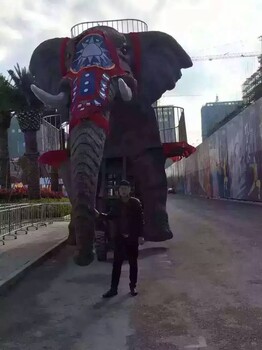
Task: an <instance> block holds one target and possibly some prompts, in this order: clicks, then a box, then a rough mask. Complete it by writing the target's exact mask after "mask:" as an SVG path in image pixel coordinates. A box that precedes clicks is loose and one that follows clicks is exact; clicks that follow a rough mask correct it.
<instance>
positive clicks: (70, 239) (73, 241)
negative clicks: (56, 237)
mask: <svg viewBox="0 0 262 350" xmlns="http://www.w3.org/2000/svg"><path fill="white" fill-rule="evenodd" d="M66 243H67V244H68V245H76V237H75V235H73V234H69V236H68V238H67V241H66Z"/></svg>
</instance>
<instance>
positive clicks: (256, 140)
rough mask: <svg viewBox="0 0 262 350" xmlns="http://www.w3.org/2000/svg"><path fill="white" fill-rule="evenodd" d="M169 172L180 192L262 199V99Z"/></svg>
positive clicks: (170, 184)
mask: <svg viewBox="0 0 262 350" xmlns="http://www.w3.org/2000/svg"><path fill="white" fill-rule="evenodd" d="M166 173H167V178H168V184H169V187H174V188H175V189H176V192H179V193H185V194H189V195H198V196H205V197H208V198H231V199H239V200H249V201H261V202H262V98H261V99H260V100H258V101H256V102H255V103H254V104H252V105H251V106H249V107H248V108H246V109H245V110H244V111H242V112H241V113H240V114H239V115H238V116H236V117H235V118H234V119H232V120H231V121H230V122H228V123H227V124H226V125H224V126H223V127H221V128H220V129H219V130H217V131H216V132H215V133H214V134H213V135H211V136H210V137H209V138H208V139H206V140H205V141H204V142H203V143H202V144H201V145H200V146H199V147H198V148H197V151H196V152H195V153H194V154H192V155H191V156H190V157H189V158H186V159H183V160H181V161H179V162H177V163H174V164H172V165H171V166H170V167H169V168H167V169H166Z"/></svg>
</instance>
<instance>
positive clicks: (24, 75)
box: [8, 63, 43, 109]
mask: <svg viewBox="0 0 262 350" xmlns="http://www.w3.org/2000/svg"><path fill="white" fill-rule="evenodd" d="M8 73H9V75H10V77H11V78H12V80H13V83H14V85H15V87H16V88H17V91H18V93H19V94H20V99H21V101H22V100H23V104H24V105H25V106H27V107H28V108H34V109H39V108H41V107H43V104H42V102H40V101H39V100H38V99H37V98H36V97H35V95H34V94H33V92H32V90H31V84H32V83H33V80H34V79H33V76H32V74H31V73H30V72H29V71H28V70H27V69H26V67H23V68H21V67H20V66H19V64H18V63H17V64H16V66H15V67H14V70H12V69H10V70H8Z"/></svg>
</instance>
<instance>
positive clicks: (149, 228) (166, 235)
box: [131, 148, 173, 242]
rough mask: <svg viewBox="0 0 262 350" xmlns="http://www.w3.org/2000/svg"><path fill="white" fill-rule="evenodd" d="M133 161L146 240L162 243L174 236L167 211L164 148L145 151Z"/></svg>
mask: <svg viewBox="0 0 262 350" xmlns="http://www.w3.org/2000/svg"><path fill="white" fill-rule="evenodd" d="M131 161H132V168H133V172H134V176H135V180H136V181H137V183H138V186H139V190H140V192H141V195H142V202H143V206H144V220H145V226H144V235H145V240H147V241H151V242H161V241H166V240H168V239H171V238H172V237H173V234H172V232H171V230H170V227H169V223H168V215H167V211H166V201H167V179H166V173H165V157H164V154H163V150H162V148H152V149H148V150H145V152H144V153H142V154H139V155H138V156H136V157H133V158H132V159H131Z"/></svg>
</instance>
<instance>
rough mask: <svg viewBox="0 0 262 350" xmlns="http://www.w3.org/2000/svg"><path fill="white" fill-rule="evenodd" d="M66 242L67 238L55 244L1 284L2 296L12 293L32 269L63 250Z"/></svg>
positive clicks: (0, 294)
mask: <svg viewBox="0 0 262 350" xmlns="http://www.w3.org/2000/svg"><path fill="white" fill-rule="evenodd" d="M66 241H67V237H66V238H64V239H62V240H61V241H59V242H57V243H55V244H54V245H53V246H51V247H50V248H48V249H47V250H46V251H44V252H43V253H42V254H41V255H40V256H38V257H37V258H35V259H33V260H30V261H29V262H28V263H26V264H25V265H23V267H21V268H20V269H18V270H16V271H15V272H13V273H11V274H10V275H9V276H8V277H7V278H6V279H5V280H4V281H2V282H0V296H2V295H4V294H6V293H7V292H8V291H10V289H11V288H13V287H14V286H15V285H16V284H17V283H18V282H19V281H20V280H21V279H23V278H24V277H25V275H26V274H27V273H28V272H29V271H30V270H31V269H33V268H35V267H37V266H39V265H41V264H42V263H43V262H44V261H46V260H47V259H49V258H50V257H51V256H52V255H54V254H56V253H57V252H58V251H59V250H60V249H62V248H63V247H64V246H65V245H66Z"/></svg>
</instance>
